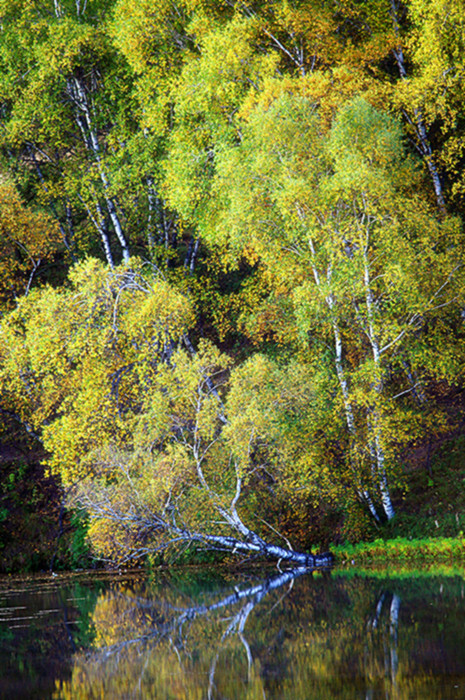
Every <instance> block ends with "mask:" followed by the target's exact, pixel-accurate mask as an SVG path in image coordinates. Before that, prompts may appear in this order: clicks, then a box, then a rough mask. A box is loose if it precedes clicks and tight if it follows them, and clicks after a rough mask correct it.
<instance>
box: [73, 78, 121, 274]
mask: <svg viewBox="0 0 465 700" xmlns="http://www.w3.org/2000/svg"><path fill="white" fill-rule="evenodd" d="M68 94H69V96H70V97H71V99H72V101H73V104H74V105H75V108H76V110H78V112H77V114H76V121H77V124H78V126H79V128H80V130H81V133H82V136H83V139H84V143H85V145H86V148H87V149H88V150H89V151H91V152H92V154H93V157H94V159H95V162H96V164H97V169H98V174H99V177H100V181H101V183H102V186H103V197H104V199H105V204H106V208H107V211H108V214H109V216H110V220H111V223H112V225H113V229H114V231H115V233H116V236H117V238H118V241H119V244H120V246H121V251H122V255H123V260H124V261H125V262H129V258H130V252H129V247H128V244H127V241H126V237H125V235H124V232H123V227H122V225H121V221H120V219H119V216H118V211H117V208H116V205H115V202H114V200H113V199H112V197H110V195H109V194H108V192H109V189H110V183H109V180H108V177H107V174H106V172H105V169H104V167H103V163H102V158H101V153H100V146H99V142H98V138H97V132H96V130H95V128H94V124H93V120H92V115H91V111H90V107H89V103H88V99H87V92H86V89H85V87H84V85H83V83H82V81H81V80H80V79H79V78H76V77H73V78H71V79H69V80H68Z"/></svg>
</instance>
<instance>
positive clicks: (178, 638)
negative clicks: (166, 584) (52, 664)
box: [100, 567, 308, 658]
mask: <svg viewBox="0 0 465 700" xmlns="http://www.w3.org/2000/svg"><path fill="white" fill-rule="evenodd" d="M304 574H308V569H307V568H306V567H299V568H297V569H292V570H290V571H285V572H284V573H281V574H277V575H275V576H271V577H270V578H267V579H266V580H265V581H262V582H261V583H258V584H255V585H253V586H249V587H248V588H244V589H243V590H238V589H237V588H234V592H233V593H230V594H229V595H227V596H225V597H224V598H221V599H220V600H217V601H216V602H214V603H211V604H209V605H196V606H192V607H188V608H181V609H180V608H178V607H176V608H170V607H168V608H166V609H165V608H163V609H159V608H158V607H156V606H155V605H154V604H153V603H149V602H147V601H145V600H144V599H137V598H136V599H134V608H135V612H136V613H139V612H143V615H144V618H146V619H148V620H152V621H156V620H159V621H160V622H159V623H158V624H157V623H156V622H155V623H152V624H151V628H150V632H148V633H146V632H145V631H144V632H142V633H141V634H140V635H138V636H137V637H134V638H132V639H130V640H125V641H124V642H122V643H116V644H113V645H110V646H108V647H106V648H103V649H101V650H100V653H102V655H103V656H104V657H105V658H106V657H108V656H109V655H110V654H117V653H118V652H119V651H120V650H121V648H123V647H126V646H129V645H130V644H136V645H137V644H139V643H140V642H144V643H146V642H149V641H151V640H153V641H159V640H162V639H171V640H172V641H173V644H175V645H177V646H179V647H183V646H184V645H185V643H184V639H183V627H184V625H185V624H186V623H187V622H188V623H191V622H192V621H193V620H195V619H197V618H201V617H206V616H208V615H209V614H210V613H212V612H215V611H217V610H223V609H224V608H228V607H232V606H234V605H237V604H238V603H242V607H241V608H240V610H239V611H238V612H237V613H235V614H232V615H229V614H228V616H227V618H226V620H227V621H228V627H227V629H226V630H225V632H224V634H223V638H224V637H226V636H227V635H231V634H233V633H236V632H237V633H239V634H240V633H242V632H243V630H244V626H245V623H246V621H247V618H248V616H249V615H250V613H251V612H252V610H253V609H254V608H255V607H256V606H257V605H259V604H260V603H261V601H262V600H263V598H264V597H265V596H266V595H268V593H271V592H272V591H275V590H277V589H278V588H281V587H282V586H285V585H286V584H292V583H293V581H294V580H295V579H296V578H298V577H300V576H302V575H304ZM129 617H130V616H129V615H127V618H128V619H129ZM136 618H137V619H138V618H139V616H138V615H137V614H136ZM154 627H155V629H153V628H154Z"/></svg>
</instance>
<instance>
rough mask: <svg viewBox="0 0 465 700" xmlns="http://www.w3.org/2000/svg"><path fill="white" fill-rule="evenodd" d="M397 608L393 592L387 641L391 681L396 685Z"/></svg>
mask: <svg viewBox="0 0 465 700" xmlns="http://www.w3.org/2000/svg"><path fill="white" fill-rule="evenodd" d="M399 608H400V598H399V596H398V595H396V594H395V593H394V595H393V596H392V600H391V608H390V611H389V617H390V626H389V641H390V644H389V646H390V652H391V654H390V656H391V663H390V669H391V683H392V685H393V686H395V685H396V680H397V671H398V669H399V656H398V653H397V632H398V629H399Z"/></svg>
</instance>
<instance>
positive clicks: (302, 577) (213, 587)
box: [0, 569, 465, 700]
mask: <svg viewBox="0 0 465 700" xmlns="http://www.w3.org/2000/svg"><path fill="white" fill-rule="evenodd" d="M464 590H465V583H464V579H463V577H462V576H461V575H448V576H446V575H441V576H439V575H436V576H434V575H424V576H418V575H417V576H413V575H412V576H403V577H400V576H397V577H396V576H391V577H387V576H379V575H378V576H376V575H367V574H365V575H362V574H355V573H353V572H350V573H347V572H337V571H332V572H329V571H328V572H318V573H313V574H309V573H303V572H301V571H300V572H297V575H296V576H293V575H291V574H290V573H284V574H280V573H278V572H277V571H276V570H271V569H268V570H267V571H263V570H262V571H260V570H254V571H252V572H249V573H247V572H245V573H244V572H242V573H240V574H239V573H231V572H229V573H228V572H222V573H220V572H215V571H214V570H209V569H204V570H187V571H184V572H182V573H181V572H179V573H176V574H171V575H168V574H157V575H155V576H153V577H152V578H151V579H148V578H147V577H145V576H143V575H142V574H140V573H138V574H121V575H116V576H115V575H108V574H107V575H105V574H101V575H95V574H94V575H87V574H86V575H83V574H81V575H62V576H54V577H50V576H43V577H30V578H23V579H13V578H4V579H0V697H1V698H53V699H54V700H61V699H66V698H69V699H72V700H77V699H79V698H111V699H123V698H124V700H128V699H129V698H160V699H163V700H168V699H171V698H173V699H175V698H176V699H177V698H185V699H188V700H197V699H198V700H201V699H204V698H212V699H213V698H215V699H220V698H221V699H222V700H225V699H227V700H229V699H231V700H233V699H234V700H236V699H239V698H247V699H249V700H254V699H256V698H257V699H258V698H260V699H261V700H263V698H266V700H272V699H273V700H274V699H277V698H280V699H281V698H283V699H286V700H287V699H291V698H292V699H298V700H306V699H307V698H308V699H309V700H310V698H311V699H312V700H315V699H319V698H321V699H323V698H325V699H328V700H329V699H331V700H338V699H339V698H344V699H346V698H347V699H348V698H364V699H365V700H368V699H370V700H376V698H393V699H394V698H395V699H397V698H402V699H403V698H422V699H423V698H424V699H428V698H437V699H438V700H439V699H441V700H445V699H450V698H464V697H465V624H464V622H465V615H464V613H465V598H464Z"/></svg>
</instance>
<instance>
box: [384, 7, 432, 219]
mask: <svg viewBox="0 0 465 700" xmlns="http://www.w3.org/2000/svg"><path fill="white" fill-rule="evenodd" d="M391 16H392V21H393V25H394V31H395V33H396V36H397V38H400V31H399V19H398V10H397V5H396V2H395V0H391ZM393 54H394V57H395V59H396V63H397V68H398V70H399V75H400V77H401V79H402V80H407V71H406V68H405V60H404V52H403V50H402V45H401V43H400V40H399V44H398V45H397V46H396V48H395V49H393ZM413 118H414V122H411V123H412V124H413V126H414V127H415V131H416V135H417V138H418V146H417V148H418V151H419V152H420V155H421V156H422V157H423V159H424V160H425V162H426V165H427V168H428V170H429V174H430V177H431V181H432V183H433V188H434V193H435V195H436V202H437V205H438V209H439V211H440V212H441V213H444V212H445V210H446V203H445V200H444V192H443V188H442V183H441V178H440V176H439V172H438V169H437V167H436V165H435V162H434V158H433V151H432V149H431V144H430V141H429V139H428V134H427V132H426V127H425V122H424V120H423V118H422V114H421V111H420V110H419V109H418V108H416V107H415V108H414V109H413Z"/></svg>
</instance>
